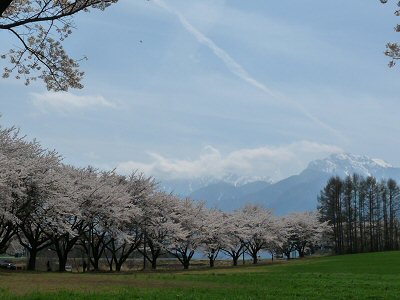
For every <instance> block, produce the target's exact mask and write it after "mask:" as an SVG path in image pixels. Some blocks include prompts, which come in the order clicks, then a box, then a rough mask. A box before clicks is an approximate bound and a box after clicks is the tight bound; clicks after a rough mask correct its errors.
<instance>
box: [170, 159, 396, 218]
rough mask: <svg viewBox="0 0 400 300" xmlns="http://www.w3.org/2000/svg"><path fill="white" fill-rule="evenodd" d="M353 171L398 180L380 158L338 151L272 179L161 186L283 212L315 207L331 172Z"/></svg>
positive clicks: (217, 203)
mask: <svg viewBox="0 0 400 300" xmlns="http://www.w3.org/2000/svg"><path fill="white" fill-rule="evenodd" d="M353 173H357V174H360V175H362V176H374V177H376V178H377V179H385V178H393V179H395V180H397V181H400V168H396V167H393V166H391V165H390V164H389V163H387V162H385V161H383V160H381V159H372V158H369V157H367V156H360V155H353V154H349V153H341V154H332V155H330V156H329V157H327V158H325V159H320V160H315V161H312V162H310V163H309V164H308V166H307V168H306V169H305V170H303V171H302V172H301V173H300V174H298V175H293V176H290V177H288V178H286V179H283V180H281V181H278V182H275V183H272V182H271V181H270V180H269V178H267V177H264V178H257V177H253V178H250V177H246V178H243V177H240V176H237V175H232V174H230V175H227V176H225V177H223V178H213V177H208V178H200V179H187V180H174V181H169V182H163V186H164V188H165V190H167V191H174V192H175V193H176V194H178V195H181V196H190V197H191V198H193V199H195V200H205V201H206V203H207V205H208V206H209V207H218V208H221V209H223V210H227V211H230V210H234V209H238V208H240V207H242V206H243V205H245V204H246V203H249V202H252V203H261V204H263V205H264V206H266V207H270V208H272V209H274V210H275V211H276V212H277V213H278V214H286V213H288V212H292V211H305V210H313V209H316V207H317V197H318V195H319V193H320V191H321V190H322V188H323V187H324V186H325V184H326V182H327V181H328V179H329V178H330V177H331V176H336V175H337V176H340V177H345V176H347V175H351V174H353Z"/></svg>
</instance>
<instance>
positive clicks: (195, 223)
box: [168, 198, 206, 269]
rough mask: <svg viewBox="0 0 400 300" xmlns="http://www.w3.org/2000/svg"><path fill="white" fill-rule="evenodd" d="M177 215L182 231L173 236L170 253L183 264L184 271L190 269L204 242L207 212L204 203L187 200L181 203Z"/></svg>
mask: <svg viewBox="0 0 400 300" xmlns="http://www.w3.org/2000/svg"><path fill="white" fill-rule="evenodd" d="M176 213H177V217H178V221H179V225H180V227H181V230H180V231H179V232H175V234H174V235H173V236H171V239H172V240H171V245H170V246H169V248H168V252H169V253H170V254H172V255H173V256H175V257H176V258H177V259H178V260H179V261H180V262H181V264H182V265H183V268H184V269H188V268H189V265H190V260H191V259H192V258H193V255H194V253H195V251H196V250H197V249H198V248H199V246H200V245H201V243H202V240H203V237H202V232H203V224H204V216H205V214H206V210H205V207H204V203H203V202H194V201H193V200H191V199H188V198H187V199H185V200H182V201H181V203H180V205H179V207H178V211H177V212H176Z"/></svg>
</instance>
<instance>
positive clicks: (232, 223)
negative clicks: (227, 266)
mask: <svg viewBox="0 0 400 300" xmlns="http://www.w3.org/2000/svg"><path fill="white" fill-rule="evenodd" d="M243 217H244V214H242V212H241V211H235V212H233V213H230V214H227V215H225V218H226V220H225V223H227V224H228V226H227V227H226V228H225V232H226V236H227V238H228V241H227V243H226V244H225V245H224V246H223V248H222V251H223V252H224V253H225V254H227V255H229V256H230V257H231V258H232V263H233V265H234V266H237V263H238V260H239V258H240V256H241V255H242V254H243V253H244V251H245V249H246V247H245V239H246V232H245V231H244V228H245V224H246V222H247V220H246V219H244V218H243Z"/></svg>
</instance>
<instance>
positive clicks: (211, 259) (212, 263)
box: [209, 257, 214, 268]
mask: <svg viewBox="0 0 400 300" xmlns="http://www.w3.org/2000/svg"><path fill="white" fill-rule="evenodd" d="M209 260H210V268H213V267H214V258H212V257H210V259H209Z"/></svg>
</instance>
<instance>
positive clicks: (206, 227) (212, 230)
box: [201, 209, 232, 268]
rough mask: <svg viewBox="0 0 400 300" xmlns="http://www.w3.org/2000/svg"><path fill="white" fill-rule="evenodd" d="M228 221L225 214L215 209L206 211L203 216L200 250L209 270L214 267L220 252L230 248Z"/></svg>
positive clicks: (230, 230) (229, 225) (229, 226)
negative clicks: (205, 258) (207, 261)
mask: <svg viewBox="0 0 400 300" xmlns="http://www.w3.org/2000/svg"><path fill="white" fill-rule="evenodd" d="M229 220H230V219H228V218H227V217H226V214H225V213H223V212H222V211H220V210H217V209H211V210H208V211H207V212H206V213H205V215H204V219H203V222H204V224H203V226H202V230H203V231H202V246H201V248H202V251H203V252H204V253H205V254H206V256H207V258H208V260H209V264H210V267H211V268H212V267H214V264H215V260H216V259H217V257H218V254H219V253H220V251H221V250H222V249H224V248H230V246H231V243H230V242H231V240H230V239H229V234H230V233H231V232H232V229H231V224H230V223H229Z"/></svg>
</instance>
